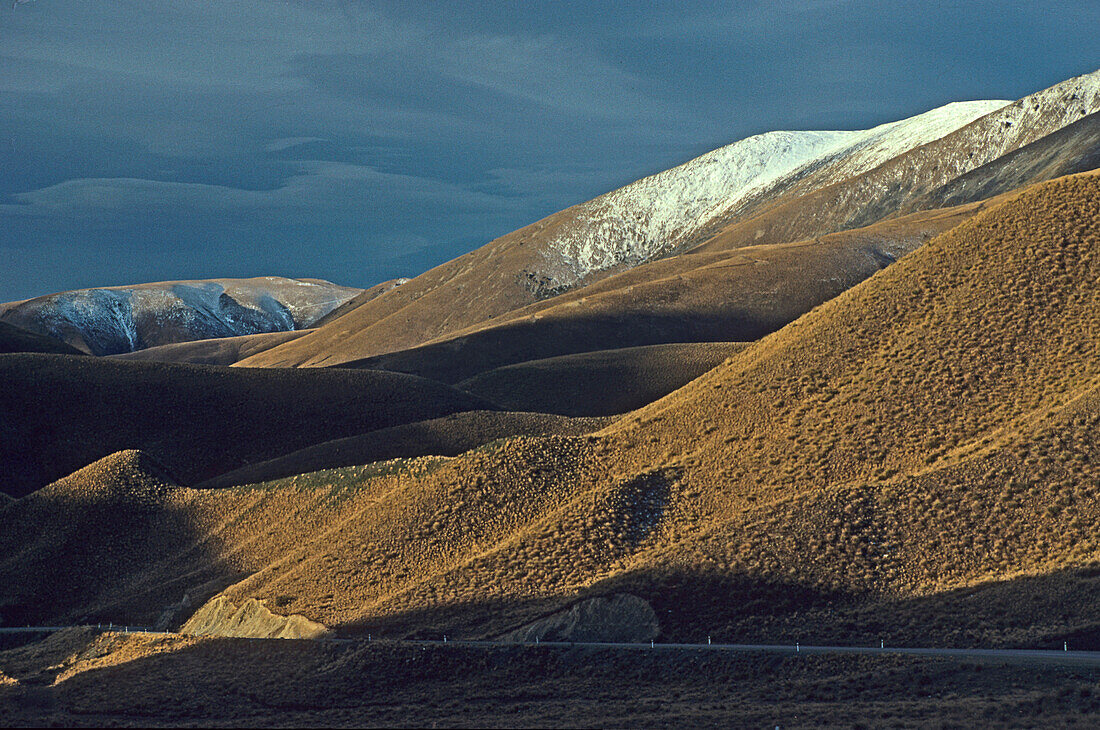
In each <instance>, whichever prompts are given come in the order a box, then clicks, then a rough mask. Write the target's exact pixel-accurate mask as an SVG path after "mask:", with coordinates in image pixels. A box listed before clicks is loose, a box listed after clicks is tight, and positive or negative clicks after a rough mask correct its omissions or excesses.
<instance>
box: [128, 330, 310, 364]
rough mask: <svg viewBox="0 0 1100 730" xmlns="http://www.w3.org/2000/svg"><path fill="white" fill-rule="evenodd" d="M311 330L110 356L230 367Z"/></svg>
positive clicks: (176, 343)
mask: <svg viewBox="0 0 1100 730" xmlns="http://www.w3.org/2000/svg"><path fill="white" fill-rule="evenodd" d="M308 332H309V330H293V331H290V332H261V333H260V334H255V335H241V336H239V337H216V338H213V339H209V340H195V341H194V342H175V343H173V344H170V345H158V346H157V347H147V348H145V349H144V350H137V351H135V352H127V353H122V354H120V355H111V356H110V357H112V358H113V359H115V360H142V361H146V362H178V363H189V364H191V365H221V366H229V365H232V364H233V363H235V362H239V361H241V360H243V359H245V358H246V357H251V356H252V355H256V354H258V353H261V352H263V351H264V350H270V349H271V348H272V347H275V346H276V345H281V344H283V343H285V342H290V341H291V340H296V339H298V338H299V337H301V336H302V335H304V334H306V333H308Z"/></svg>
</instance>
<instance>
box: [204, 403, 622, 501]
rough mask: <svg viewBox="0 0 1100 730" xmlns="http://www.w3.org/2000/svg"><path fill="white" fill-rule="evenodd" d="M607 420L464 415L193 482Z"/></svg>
mask: <svg viewBox="0 0 1100 730" xmlns="http://www.w3.org/2000/svg"><path fill="white" fill-rule="evenodd" d="M610 421H611V419H610V418H567V417H564V416H555V415H550V414H547V413H510V412H508V411H466V412H464V413H453V414H451V415H449V416H445V417H443V418H435V419H432V420H430V421H420V422H417V423H407V424H405V425H402V426H394V427H392V428H382V429H379V430H377V431H371V432H369V433H365V434H361V435H359V436H349V437H348V438H344V439H336V440H335V441H326V442H324V443H321V444H316V445H314V446H307V447H306V448H304V449H301V450H299V451H295V452H293V453H290V454H286V455H285V456H279V457H276V458H274V459H271V460H269V461H263V462H260V463H258V464H249V465H248V466H244V467H241V468H240V469H235V470H234V471H231V472H227V473H225V474H219V475H218V476H216V477H214V478H213V479H210V480H208V481H205V482H202V483H200V484H197V485H196V486H197V487H200V488H202V489H213V488H220V487H230V486H234V485H237V484H250V483H255V482H265V481H270V480H273V479H282V478H283V477H289V476H294V475H295V474H305V473H307V472H313V471H318V470H321V469H334V468H337V467H342V466H355V465H357V464H370V463H373V462H376V461H388V460H390V459H408V458H411V457H416V456H433V455H434V456H457V455H459V454H461V453H462V452H464V451H469V450H470V449H473V448H476V447H478V446H482V445H484V444H487V443H489V442H490V441H496V440H497V439H502V438H507V437H509V436H548V435H554V434H556V435H560V436H581V435H583V434H586V433H589V432H591V431H597V430H599V429H600V428H602V427H604V426H606V425H607V424H608V423H610Z"/></svg>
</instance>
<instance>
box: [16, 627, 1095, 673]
mask: <svg viewBox="0 0 1100 730" xmlns="http://www.w3.org/2000/svg"><path fill="white" fill-rule="evenodd" d="M71 628H96V629H100V630H103V631H108V630H110V631H115V632H118V633H128V634H165V635H168V634H167V632H160V631H154V630H153V629H151V628H148V627H144V626H109V625H105V624H99V625H95V626H83V627H80V626H10V627H0V634H15V633H48V632H53V631H61V630H63V629H71ZM368 640H369V639H368V638H367V637H366V636H356V637H339V638H334V639H328V641H333V642H336V643H341V644H353V643H361V642H365V641H368ZM279 641H285V639H280V640H279ZM386 641H387V642H388V643H399V644H413V645H417V646H469V647H495V646H516V644H515V643H513V642H503V641H456V640H447V641H443V640H419V641H412V640H408V641H397V642H393V641H392V640H386ZM525 646H547V647H567V648H568V647H586V648H593V649H622V650H626V651H683V650H695V651H725V652H747V653H750V652H755V653H760V652H767V653H773V654H865V655H876V654H894V655H896V654H905V655H910V656H938V657H952V658H955V659H1004V660H1009V661H1023V662H1042V663H1048V664H1076V665H1087V666H1100V651H1055V650H1051V649H938V648H934V647H901V646H885V647H879V646H818V645H814V644H799V645H797V646H795V645H791V644H657V643H655V644H648V643H647V644H621V643H612V642H565V641H543V642H539V643H538V644H533V643H530V642H528V643H527V644H525Z"/></svg>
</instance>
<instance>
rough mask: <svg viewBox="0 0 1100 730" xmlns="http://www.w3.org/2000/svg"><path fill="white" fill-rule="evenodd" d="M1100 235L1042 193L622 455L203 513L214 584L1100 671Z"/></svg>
mask: <svg viewBox="0 0 1100 730" xmlns="http://www.w3.org/2000/svg"><path fill="white" fill-rule="evenodd" d="M1098 229H1100V176H1097V175H1081V176H1076V177H1070V178H1063V179H1059V180H1056V181H1053V182H1050V183H1047V184H1043V185H1039V186H1036V187H1034V188H1030V189H1028V190H1027V191H1025V192H1023V193H1022V194H1021V195H1019V196H1018V197H1017V198H1015V199H1012V200H1009V201H1007V202H1004V203H1002V204H1000V205H998V206H996V207H992V208H990V209H988V210H985V211H983V212H982V213H981V214H979V215H978V216H976V217H974V218H973V219H971V220H970V221H968V222H966V223H964V224H962V225H961V226H958V227H956V228H954V229H952V230H951V231H949V232H947V233H945V234H943V235H941V236H939V237H937V238H935V239H934V240H933V241H931V242H929V243H928V244H926V245H925V246H923V247H921V248H920V249H918V250H917V251H915V252H914V253H912V254H910V255H909V256H906V257H905V258H903V259H902V260H900V261H899V262H898V263H897V264H895V265H893V266H890V267H888V268H887V269H885V270H883V271H881V272H880V273H878V274H876V275H875V276H873V277H871V278H870V279H868V280H867V281H865V282H864V283H863V284H861V285H859V286H857V287H855V288H853V289H851V290H849V291H847V292H845V293H844V294H842V295H841V296H839V297H838V298H836V299H835V300H833V301H831V302H829V303H827V304H825V305H823V306H821V307H819V308H817V309H816V310H814V311H813V312H811V313H809V314H807V315H806V316H805V317H802V318H801V319H799V320H798V321H796V322H795V323H793V324H791V325H790V326H788V327H785V328H784V329H782V330H781V331H779V332H777V333H775V334H773V335H771V336H768V337H766V338H764V339H763V340H761V341H760V342H757V343H755V344H754V345H753V346H751V347H749V348H747V349H746V350H744V351H742V352H740V353H739V354H736V355H734V356H733V357H731V358H729V359H728V360H726V361H725V362H724V363H723V364H722V365H720V366H719V367H717V368H715V369H713V370H711V371H710V372H709V373H707V374H705V375H704V376H702V377H701V378H699V379H697V380H695V381H693V382H692V383H691V384H689V385H688V386H686V387H685V388H682V389H681V390H678V391H676V392H675V393H673V394H671V395H669V396H667V397H666V398H664V399H662V400H660V401H657V402H656V403H653V404H651V405H650V406H647V407H646V408H643V409H641V410H640V411H637V412H635V413H633V414H630V415H629V416H627V417H625V418H623V419H620V420H619V421H617V422H616V423H615V424H613V425H612V426H610V427H609V428H607V429H605V430H604V431H602V432H600V433H599V434H597V435H595V436H588V437H574V438H569V437H558V436H555V437H545V438H535V437H522V438H517V439H511V440H506V441H503V442H495V443H491V444H487V445H485V446H483V447H480V448H478V449H475V450H473V451H471V452H469V453H467V454H464V455H462V456H460V457H457V458H453V459H445V458H431V457H429V458H423V459H416V460H411V461H406V462H402V461H395V462H384V463H380V464H374V465H369V466H362V467H348V468H344V469H338V470H332V471H324V472H316V473H312V474H306V475H300V476H297V477H289V478H287V479H282V480H279V481H275V482H269V483H263V484H256V485H247V486H242V487H234V488H231V489H224V490H218V491H201V490H188V491H187V492H186V493H184V492H180V491H178V490H177V491H176V492H174V494H177V495H178V499H179V500H181V503H182V504H183V505H184V506H183V507H181V510H182V512H183V513H184V514H186V515H187V516H188V523H187V524H188V529H190V530H193V531H194V534H195V538H193V540H192V543H193V544H201V545H202V549H203V556H204V557H203V560H204V561H205V562H203V563H202V564H203V565H208V566H211V567H210V572H207V573H203V574H201V575H196V576H195V578H194V581H193V582H194V583H195V584H196V586H207V587H208V588H209V587H210V586H212V585H214V584H215V583H216V582H217V581H215V579H214V574H216V577H217V580H220V581H226V582H232V581H234V580H236V582H233V584H232V585H230V586H229V587H228V588H226V589H225V590H224V591H222V593H221V595H224V596H225V597H227V598H228V599H229V600H230V601H232V602H234V603H239V602H240V601H242V600H244V599H247V598H255V599H258V600H261V601H264V602H265V604H266V605H267V606H268V607H269V608H271V610H273V611H277V612H279V613H283V614H289V613H295V614H302V615H304V616H306V617H307V618H309V619H311V620H314V621H319V622H320V623H322V624H324V625H326V626H329V627H335V628H337V629H339V630H341V631H367V630H369V631H373V632H375V633H376V634H377V633H382V634H385V635H407V634H410V633H411V634H426V635H433V636H434V635H438V634H439V633H441V632H444V631H446V632H448V633H451V634H452V635H473V636H484V635H499V634H500V633H503V632H505V631H506V630H508V629H511V628H514V627H516V626H518V625H521V624H523V623H525V622H527V621H530V620H531V619H533V618H536V617H538V616H541V615H545V614H546V613H548V612H550V611H554V610H556V609H559V608H562V607H564V606H566V605H568V604H569V603H570V602H572V601H575V600H577V599H578V598H581V597H584V596H590V595H604V594H610V593H617V592H631V593H634V594H636V595H640V596H642V597H644V598H646V599H647V600H649V601H650V602H651V603H652V604H653V606H654V608H655V609H656V610H657V615H658V617H659V620H660V623H661V631H662V634H661V636H662V638H665V639H683V640H702V638H703V637H704V636H705V635H707V634H708V633H711V634H713V635H715V636H716V637H720V638H722V639H726V640H762V641H768V640H788V639H789V640H796V639H801V640H806V637H807V636H810V637H813V638H815V639H818V640H829V641H838V642H840V643H853V642H854V641H857V640H858V641H865V642H870V641H874V640H876V639H877V638H878V634H879V632H884V633H885V634H886V638H887V639H888V640H890V641H898V642H899V643H901V642H906V643H908V642H920V643H939V644H949V645H950V644H954V645H978V646H1010V645H1032V646H1034V645H1051V644H1053V643H1054V642H1055V641H1058V642H1060V641H1061V640H1062V639H1061V638H1060V637H1067V636H1070V637H1074V640H1075V641H1078V640H1079V641H1081V642H1084V643H1086V644H1087V643H1088V642H1093V643H1094V644H1095V645H1096V646H1100V632H1097V630H1096V627H1097V626H1100V601H1097V600H1096V598H1097V596H1100V582H1098V575H1100V571H1098V570H1097V565H1098V562H1100V544H1098V542H1097V538H1096V535H1095V531H1094V530H1093V529H1092V525H1094V524H1095V521H1096V519H1097V518H1098V517H1100V514H1098V512H1100V506H1098V503H1097V500H1096V497H1097V493H1096V490H1097V485H1098V484H1100V471H1098V469H1100V461H1098V460H1097V458H1096V454H1097V453H1098V450H1097V446H1098V443H1097V433H1098V430H1097V426H1100V401H1098V390H1100V356H1098V353H1097V350H1096V348H1097V343H1098V342H1100V256H1098V251H1100V238H1098ZM16 504H17V505H18V503H16ZM12 509H13V507H12V506H9V507H7V508H5V509H4V510H3V511H2V512H0V526H2V527H3V528H4V531H5V532H11V531H13V528H12V520H17V519H18V518H15V517H13V516H12V515H13V514H14V513H13V512H12ZM93 544H94V543H93ZM182 554H183V553H182V552H181V553H180V555H182ZM196 563H197V561H196V560H195V558H194V555H193V554H191V555H189V556H188V558H187V560H183V559H182V558H180V559H179V562H178V564H177V565H176V566H170V565H169V563H168V562H165V563H164V564H162V566H161V567H160V568H158V569H157V570H158V571H160V572H161V574H162V575H163V576H164V578H165V580H168V579H169V578H171V579H173V580H177V582H176V583H175V585H177V586H180V587H183V585H184V584H185V583H186V580H182V581H181V580H178V574H177V573H175V572H174V571H178V570H181V568H180V566H182V565H183V564H186V565H188V566H194V565H195V564H196ZM189 569H191V570H193V567H189ZM235 576H247V577H244V578H243V580H239V579H237V578H235ZM5 577H6V579H7V580H22V581H25V582H26V584H27V585H28V588H27V591H28V594H34V592H35V591H36V590H43V589H41V588H36V587H35V585H36V581H38V580H40V579H39V578H37V577H36V576H35V575H34V574H33V573H20V572H19V567H18V566H15V567H10V568H9V572H7V574H6V576H5ZM104 590H107V589H106V588H105V589H104ZM195 595H198V593H196V594H195ZM159 608H160V607H159V606H155V605H153V604H152V603H151V602H146V603H144V604H141V603H140V602H138V601H132V602H131V603H130V604H129V605H128V609H127V610H128V611H130V613H129V614H128V615H132V616H135V617H136V616H138V615H141V614H143V613H144V614H150V613H153V612H155V610H156V609H159Z"/></svg>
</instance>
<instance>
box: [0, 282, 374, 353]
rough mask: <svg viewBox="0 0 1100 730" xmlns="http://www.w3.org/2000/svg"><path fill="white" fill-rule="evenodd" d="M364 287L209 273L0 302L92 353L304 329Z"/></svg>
mask: <svg viewBox="0 0 1100 730" xmlns="http://www.w3.org/2000/svg"><path fill="white" fill-rule="evenodd" d="M359 292H360V290H359V289H351V288H348V287H342V286H338V285H336V284H333V283H331V282H327V281H321V280H318V279H285V278H282V277H276V276H269V277H261V278H255V279H209V280H201V281H174V282H158V283H153V284H138V285H136V286H128V287H106V288H102V289H81V290H77V291H70V292H61V293H58V294H50V295H47V296H42V297H36V298H34V299H29V300H26V301H22V302H11V303H9V304H3V305H0V318H3V320H5V321H7V322H10V323H11V324H14V325H16V326H19V327H22V328H23V329H26V330H30V331H32V332H36V333H38V334H41V335H46V336H48V337H53V338H54V339H57V340H60V341H62V342H65V343H67V344H69V345H71V346H73V347H76V348H77V349H80V350H83V351H84V352H89V353H91V354H93V355H111V354H116V353H122V352H133V351H134V350H140V349H143V348H146V347H154V346H156V345H164V344H170V343H176V342H190V341H193V340H201V339H208V338H213V337H231V336H235V335H249V334H256V333H260V332H281V331H288V330H296V329H303V328H305V327H309V326H311V325H312V324H313V323H314V322H316V321H317V320H318V319H320V318H321V317H323V316H324V315H325V314H327V313H328V312H330V311H332V310H333V309H335V308H336V307H338V306H339V305H340V304H342V303H344V302H345V301H347V300H348V299H350V298H352V297H353V296H355V295H356V294H358V293H359Z"/></svg>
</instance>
